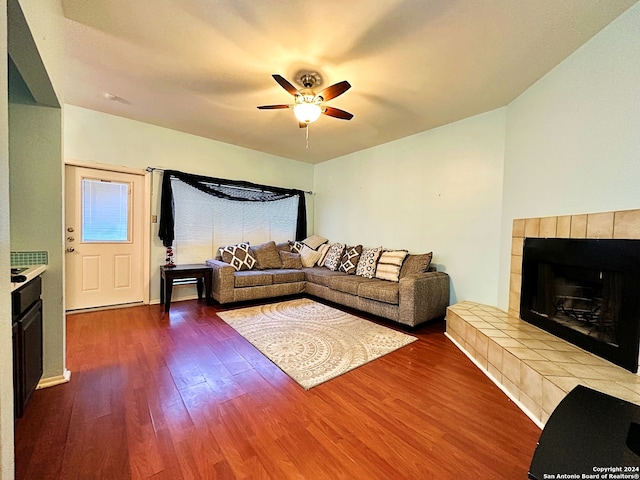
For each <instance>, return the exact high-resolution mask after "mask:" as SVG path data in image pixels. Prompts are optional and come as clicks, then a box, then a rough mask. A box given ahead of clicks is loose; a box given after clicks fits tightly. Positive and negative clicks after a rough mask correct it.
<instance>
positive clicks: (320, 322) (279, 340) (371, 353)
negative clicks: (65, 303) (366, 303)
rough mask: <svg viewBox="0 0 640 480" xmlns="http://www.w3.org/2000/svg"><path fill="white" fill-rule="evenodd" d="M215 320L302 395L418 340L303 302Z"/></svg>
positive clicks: (242, 311) (244, 311)
mask: <svg viewBox="0 0 640 480" xmlns="http://www.w3.org/2000/svg"><path fill="white" fill-rule="evenodd" d="M218 316H219V317H220V318H222V319H223V320H224V321H225V322H226V323H228V324H229V325H230V326H231V327H233V328H234V329H235V330H236V331H237V332H238V333H239V334H240V335H242V336H243V337H244V338H246V339H247V340H248V341H249V342H251V343H252V344H253V345H254V346H255V347H256V348H257V349H258V350H260V351H261V352H262V353H263V354H264V355H265V356H266V357H267V358H268V359H269V360H271V361H272V362H273V363H275V364H276V365H277V366H278V367H279V368H280V369H281V370H282V371H283V372H285V373H286V374H287V375H289V376H290V377H291V378H293V379H294V380H295V381H296V382H298V383H299V384H300V385H301V386H302V387H303V388H305V389H306V390H308V389H310V388H312V387H315V386H316V385H319V384H320V383H322V382H326V381H327V380H330V379H332V378H335V377H337V376H338V375H342V374H343V373H346V372H348V371H350V370H353V369H354V368H357V367H359V366H361V365H364V364H365V363H367V362H370V361H371V360H375V359H376V358H379V357H381V356H383V355H386V354H387V353H390V352H393V351H394V350H397V349H398V348H400V347H403V346H405V345H408V344H409V343H411V342H414V341H416V340H417V338H416V337H412V336H411V335H407V334H405V333H402V332H398V331H395V330H392V329H390V328H387V327H383V326H381V325H377V324H375V323H373V322H369V321H367V320H363V319H361V318H358V317H356V316H354V315H351V314H348V313H345V312H341V311H340V310H338V309H335V308H332V307H329V306H327V305H323V304H322V303H318V302H314V301H313V300H310V299H306V298H302V299H296V300H289V301H286V302H280V303H273V304H269V305H259V306H255V307H248V308H242V309H238V310H229V311H227V312H221V313H218Z"/></svg>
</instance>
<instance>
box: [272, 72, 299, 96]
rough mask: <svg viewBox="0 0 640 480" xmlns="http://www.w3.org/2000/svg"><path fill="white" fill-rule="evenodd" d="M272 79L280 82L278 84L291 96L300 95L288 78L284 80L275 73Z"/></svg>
mask: <svg viewBox="0 0 640 480" xmlns="http://www.w3.org/2000/svg"><path fill="white" fill-rule="evenodd" d="M272 77H273V79H274V80H275V81H276V82H278V84H279V85H280V86H281V87H282V88H284V89H285V90H286V91H287V92H289V93H290V94H291V95H293V96H296V95H297V94H298V89H297V88H296V87H294V86H293V85H291V83H289V81H288V80H287V79H286V78H284V77H283V76H282V75H278V74H277V73H274V74H273V75H272Z"/></svg>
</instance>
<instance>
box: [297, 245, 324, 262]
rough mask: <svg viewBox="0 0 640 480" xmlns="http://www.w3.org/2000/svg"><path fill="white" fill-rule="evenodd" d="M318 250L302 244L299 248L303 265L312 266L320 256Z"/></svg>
mask: <svg viewBox="0 0 640 480" xmlns="http://www.w3.org/2000/svg"><path fill="white" fill-rule="evenodd" d="M320 255H321V254H320V252H316V251H315V250H312V249H311V248H309V247H307V246H306V245H303V246H302V250H300V260H302V266H303V267H313V266H314V265H315V264H316V262H317V261H318V259H319V258H320Z"/></svg>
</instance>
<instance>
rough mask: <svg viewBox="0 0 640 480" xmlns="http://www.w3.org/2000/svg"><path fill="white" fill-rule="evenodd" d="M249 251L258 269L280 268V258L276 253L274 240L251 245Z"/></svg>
mask: <svg viewBox="0 0 640 480" xmlns="http://www.w3.org/2000/svg"><path fill="white" fill-rule="evenodd" d="M251 253H252V254H253V256H254V257H255V259H256V267H255V268H257V269H258V270H267V269H269V268H281V267H282V260H280V255H278V249H277V248H276V242H274V241H271V242H267V243H263V244H261V245H256V246H255V247H251Z"/></svg>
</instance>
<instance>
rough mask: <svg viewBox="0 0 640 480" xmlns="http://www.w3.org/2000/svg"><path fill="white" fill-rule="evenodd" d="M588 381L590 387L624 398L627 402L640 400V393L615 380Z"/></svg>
mask: <svg viewBox="0 0 640 480" xmlns="http://www.w3.org/2000/svg"><path fill="white" fill-rule="evenodd" d="M586 383H587V386H588V387H591V388H593V389H594V390H598V391H599V392H603V393H606V394H607V395H611V396H613V397H617V398H622V399H623V400H626V401H627V402H633V403H638V401H640V395H638V394H636V393H634V392H632V391H631V390H629V389H628V388H625V387H623V386H621V385H619V384H617V383H615V382H611V381H609V380H596V379H588V380H586Z"/></svg>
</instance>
